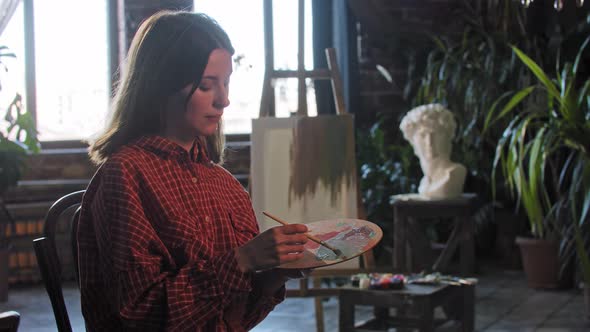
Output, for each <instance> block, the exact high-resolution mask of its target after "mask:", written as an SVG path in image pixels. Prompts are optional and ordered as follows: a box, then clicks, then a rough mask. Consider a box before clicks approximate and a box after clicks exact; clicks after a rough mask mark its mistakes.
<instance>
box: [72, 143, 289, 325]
mask: <svg viewBox="0 0 590 332" xmlns="http://www.w3.org/2000/svg"><path fill="white" fill-rule="evenodd" d="M195 150H198V151H201V152H200V153H197V155H196V156H194V157H191V154H189V153H188V152H187V151H186V150H184V149H183V148H182V147H180V146H179V145H177V144H175V143H173V142H171V141H169V140H167V139H165V138H162V137H143V138H141V139H139V140H137V141H136V142H134V143H132V144H129V145H127V146H125V147H123V148H121V149H120V150H119V151H118V152H117V153H115V154H114V155H113V156H112V157H110V158H109V160H108V161H107V162H106V163H105V164H104V165H103V166H101V167H100V169H99V170H98V172H97V173H96V175H95V176H94V178H93V179H92V181H91V183H90V185H89V186H88V189H87V191H86V194H85V195H84V199H83V203H82V212H81V215H80V225H79V230H78V250H79V267H80V288H81V293H82V312H83V314H84V318H85V320H86V325H87V327H88V330H90V331H119V330H123V331H130V330H142V331H154V330H156V331H244V330H248V329H250V328H252V327H254V326H255V325H256V324H257V323H258V322H260V321H261V320H262V319H263V318H264V317H266V315H267V314H268V313H269V312H270V311H271V310H272V309H273V308H274V306H275V305H276V304H278V303H279V302H281V301H282V300H283V299H284V294H285V293H284V287H283V288H281V289H280V290H279V291H278V292H277V293H276V294H275V296H274V297H272V298H268V297H264V296H261V295H259V294H260V290H261V289H260V285H259V284H258V283H257V279H256V277H255V276H253V275H251V274H247V273H242V272H241V271H240V270H239V268H238V266H237V262H236V260H235V258H234V251H233V249H234V248H236V247H238V246H240V245H243V244H244V243H245V242H247V241H248V240H250V239H252V238H253V237H254V236H256V235H257V234H258V232H259V229H258V224H257V222H256V218H255V216H254V213H253V210H252V205H251V202H250V197H249V195H248V193H247V192H246V191H245V190H244V188H243V187H242V186H241V184H240V183H239V182H238V181H237V180H236V179H235V178H234V177H233V176H232V175H231V174H230V173H229V172H227V171H226V170H225V169H223V168H222V167H220V166H218V165H215V164H213V163H212V162H210V161H209V159H208V158H207V157H206V155H205V153H204V152H202V149H198V147H197V149H195Z"/></svg>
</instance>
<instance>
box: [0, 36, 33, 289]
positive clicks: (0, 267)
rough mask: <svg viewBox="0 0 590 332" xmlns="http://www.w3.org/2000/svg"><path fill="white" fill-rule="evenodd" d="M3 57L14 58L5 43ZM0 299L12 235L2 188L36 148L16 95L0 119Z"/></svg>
mask: <svg viewBox="0 0 590 332" xmlns="http://www.w3.org/2000/svg"><path fill="white" fill-rule="evenodd" d="M5 57H15V55H14V54H13V53H10V52H8V49H7V47H6V46H0V65H1V66H3V67H4V69H5V70H6V67H5V66H4V64H3V62H2V60H3V58H5ZM0 121H1V122H2V124H3V126H2V127H1V129H0V301H5V300H6V299H7V296H8V252H9V250H10V239H9V237H8V236H7V235H8V234H7V233H11V234H14V231H15V222H14V219H13V218H12V215H11V214H10V212H9V211H8V209H7V208H6V205H5V202H4V195H5V193H6V190H7V189H8V188H10V187H12V186H15V185H16V184H17V183H18V181H19V179H20V178H21V176H22V171H23V170H24V166H25V161H26V157H27V155H28V154H30V153H33V152H37V151H39V142H38V140H37V132H36V129H35V123H34V119H33V117H32V116H31V114H30V113H28V112H27V111H26V110H25V109H24V108H23V105H22V97H21V95H20V94H18V93H17V94H16V95H15V96H14V98H13V99H12V102H11V103H10V104H9V105H8V107H7V109H6V111H5V114H4V118H3V119H2V120H0Z"/></svg>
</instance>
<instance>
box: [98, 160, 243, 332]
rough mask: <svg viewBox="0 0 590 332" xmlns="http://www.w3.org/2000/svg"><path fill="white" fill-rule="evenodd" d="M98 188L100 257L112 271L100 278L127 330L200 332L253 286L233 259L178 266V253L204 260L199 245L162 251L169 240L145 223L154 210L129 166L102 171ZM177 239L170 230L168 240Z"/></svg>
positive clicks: (221, 257) (194, 261)
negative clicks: (149, 211) (188, 252)
mask: <svg viewBox="0 0 590 332" xmlns="http://www.w3.org/2000/svg"><path fill="white" fill-rule="evenodd" d="M103 181H104V182H103V183H102V190H99V191H98V192H97V195H96V197H95V199H94V201H93V204H92V214H93V216H94V218H95V223H96V224H97V225H100V226H99V227H98V229H97V230H96V231H97V240H98V243H99V248H100V251H101V254H100V255H101V256H102V257H108V258H107V259H109V260H110V263H111V265H110V266H111V268H109V269H107V270H108V271H104V273H105V274H106V275H105V279H106V280H110V283H112V284H110V285H108V286H109V292H112V294H109V295H110V296H112V297H111V298H112V299H113V301H114V308H113V309H116V310H117V312H118V315H119V317H120V318H121V321H122V322H123V324H124V326H125V328H127V329H133V330H135V329H140V328H148V329H152V328H156V329H158V330H170V331H174V330H179V328H181V327H182V329H183V330H184V329H189V330H190V329H192V330H197V329H198V328H199V327H203V326H204V325H205V324H207V322H208V321H210V320H212V319H216V318H218V317H220V316H221V315H222V312H223V310H224V308H225V307H226V306H228V305H229V304H230V302H231V301H232V294H235V293H236V292H249V291H250V290H251V278H250V276H249V274H246V273H242V272H241V271H240V269H239V268H238V265H237V262H236V260H235V257H234V252H233V251H231V252H228V253H226V254H223V255H219V256H216V257H215V258H210V259H208V258H207V256H206V255H199V254H197V255H196V256H195V257H199V259H191V260H188V259H187V260H186V262H185V263H184V264H183V265H182V266H178V264H177V262H178V255H182V254H183V252H182V251H183V250H191V251H193V250H194V251H195V252H197V253H198V252H206V249H207V248H206V245H207V244H206V243H205V242H204V241H203V240H202V239H198V238H197V239H194V241H192V242H191V243H190V244H189V245H188V246H187V245H186V243H183V244H180V243H179V244H178V247H179V252H174V248H167V247H166V246H165V245H164V243H163V242H162V240H161V238H160V237H161V236H166V234H157V233H156V231H155V230H154V227H153V224H152V223H153V222H156V221H154V220H149V219H148V218H147V217H146V209H145V208H146V206H154V205H157V204H154V202H150V201H149V197H142V196H141V195H140V194H139V193H140V192H141V190H142V188H141V180H140V179H139V177H138V172H134V171H133V168H132V166H131V167H130V166H129V165H115V166H113V165H111V167H107V168H106V169H105V173H104V178H103ZM146 196H149V195H146ZM150 204H151V205H150ZM178 231H179V230H178V229H174V225H172V226H171V229H170V232H178ZM180 231H182V230H180ZM183 246H187V248H183ZM173 255H174V257H173ZM181 260H182V259H181Z"/></svg>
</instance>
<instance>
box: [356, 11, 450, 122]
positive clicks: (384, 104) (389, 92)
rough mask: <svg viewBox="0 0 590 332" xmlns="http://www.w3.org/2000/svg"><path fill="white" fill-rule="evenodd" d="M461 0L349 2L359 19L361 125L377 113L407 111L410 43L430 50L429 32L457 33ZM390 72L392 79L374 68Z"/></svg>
mask: <svg viewBox="0 0 590 332" xmlns="http://www.w3.org/2000/svg"><path fill="white" fill-rule="evenodd" d="M456 1H457V0H422V1H414V0H349V5H350V6H351V8H352V10H353V13H354V14H355V16H356V18H357V20H358V23H359V24H358V34H359V36H358V39H359V43H358V44H359V46H360V49H359V54H360V59H359V64H360V66H359V67H360V81H361V82H360V85H359V86H360V89H361V91H360V99H361V100H360V105H361V108H360V109H361V110H362V111H361V112H359V113H357V114H356V118H357V126H360V127H368V126H370V125H371V124H373V123H374V122H375V120H376V119H377V117H378V115H379V114H382V113H384V114H387V113H392V114H393V115H394V116H397V115H399V114H403V113H405V112H407V111H408V110H409V107H410V105H409V103H408V102H407V101H405V100H404V98H403V89H404V86H405V85H406V81H407V71H408V58H409V56H410V54H409V49H410V46H411V47H412V48H413V49H423V50H424V51H427V50H428V48H429V47H431V45H432V43H431V41H430V39H429V35H430V34H432V33H434V32H436V33H440V32H444V31H453V30H454V29H455V27H454V24H453V23H454V20H453V16H452V10H453V7H454V6H455V4H456ZM377 65H381V66H383V67H384V68H385V69H387V71H388V72H389V73H390V74H391V76H392V78H393V83H389V82H388V81H387V80H386V79H385V78H384V76H383V75H382V74H380V73H379V71H378V70H377V69H376V66H377Z"/></svg>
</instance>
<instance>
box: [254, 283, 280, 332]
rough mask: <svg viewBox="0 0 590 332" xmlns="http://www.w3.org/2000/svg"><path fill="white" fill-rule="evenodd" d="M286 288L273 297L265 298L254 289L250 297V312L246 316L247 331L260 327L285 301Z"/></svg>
mask: <svg viewBox="0 0 590 332" xmlns="http://www.w3.org/2000/svg"><path fill="white" fill-rule="evenodd" d="M285 294H286V288H285V286H282V287H281V288H279V290H277V292H276V293H275V294H274V295H273V296H263V295H261V294H260V292H259V290H258V289H256V288H255V289H254V290H253V292H252V293H251V294H250V297H249V301H248V303H249V305H248V308H251V310H250V311H248V312H247V313H246V315H245V316H244V327H245V328H246V330H250V329H252V328H254V326H256V325H258V323H260V322H261V321H262V320H263V319H264V318H265V317H266V316H267V315H268V314H269V313H270V312H271V311H272V310H273V309H274V308H275V307H276V306H277V305H278V304H279V303H281V302H283V300H285Z"/></svg>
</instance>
